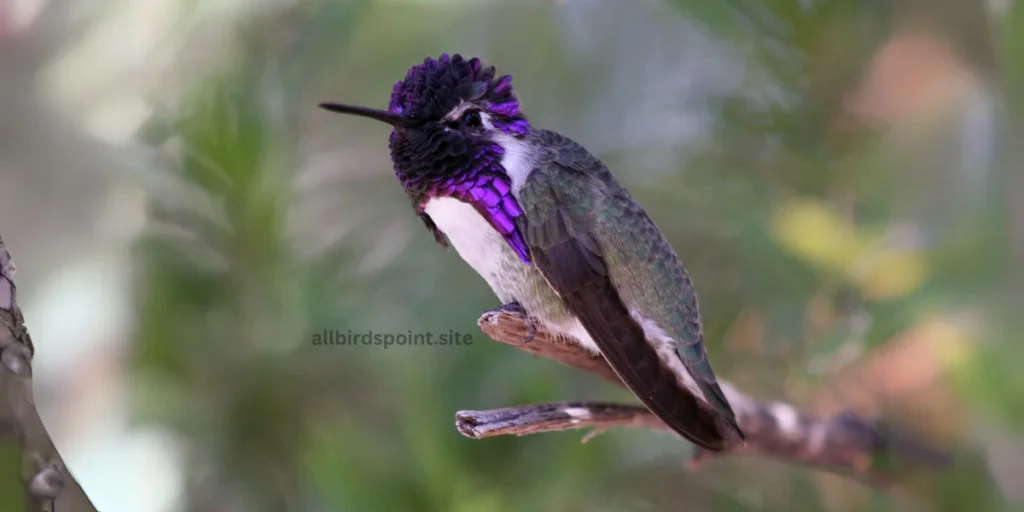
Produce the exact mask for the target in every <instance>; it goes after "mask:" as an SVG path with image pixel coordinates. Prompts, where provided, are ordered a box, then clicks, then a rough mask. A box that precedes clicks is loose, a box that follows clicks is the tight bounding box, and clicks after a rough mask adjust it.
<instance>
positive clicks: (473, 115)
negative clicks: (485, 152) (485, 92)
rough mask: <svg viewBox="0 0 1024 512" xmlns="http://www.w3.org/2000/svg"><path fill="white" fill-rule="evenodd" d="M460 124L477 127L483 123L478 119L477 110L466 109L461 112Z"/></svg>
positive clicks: (478, 113)
mask: <svg viewBox="0 0 1024 512" xmlns="http://www.w3.org/2000/svg"><path fill="white" fill-rule="evenodd" d="M462 124H463V125H465V126H468V127H471V128H477V127H479V126H481V125H482V124H483V123H482V122H481V121H480V111H479V110H467V111H466V112H465V113H464V114H462Z"/></svg>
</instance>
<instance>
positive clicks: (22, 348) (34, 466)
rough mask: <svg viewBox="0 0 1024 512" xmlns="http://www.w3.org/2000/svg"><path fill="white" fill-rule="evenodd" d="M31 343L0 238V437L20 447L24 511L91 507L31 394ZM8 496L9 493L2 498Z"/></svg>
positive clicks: (75, 511) (70, 511)
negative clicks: (48, 430)
mask: <svg viewBox="0 0 1024 512" xmlns="http://www.w3.org/2000/svg"><path fill="white" fill-rule="evenodd" d="M34 353H35V348H34V347H33V346H32V337H31V336H29V333H28V329H26V328H25V319H24V317H22V314H21V308H19V307H18V301H17V287H16V286H15V284H14V262H13V261H12V260H11V255H10V253H8V252H7V249H6V248H5V247H4V242H3V239H2V238H0V363H2V364H0V397H2V398H0V441H3V442H14V443H16V444H17V445H18V447H19V449H20V451H21V458H22V464H21V467H22V478H23V481H24V483H25V497H26V503H25V508H24V510H30V511H54V512H89V511H92V512H95V511H96V507H94V506H93V504H92V502H90V501H89V498H88V497H87V496H86V495H85V492H84V491H82V487H81V486H80V485H78V482H76V481H75V479H74V477H72V476H71V473H70V472H69V471H68V469H67V467H66V466H65V465H64V461H63V460H62V459H61V457H60V454H59V453H57V449H56V448H55V447H54V446H53V441H52V440H51V439H50V435H49V434H48V433H47V432H46V427H44V426H43V422H42V420H41V419H40V418H39V413H38V412H37V411H36V406H35V399H34V398H33V396H32V356H33V354H34ZM2 498H4V499H10V497H9V496H5V497H2Z"/></svg>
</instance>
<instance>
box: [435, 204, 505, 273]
mask: <svg viewBox="0 0 1024 512" xmlns="http://www.w3.org/2000/svg"><path fill="white" fill-rule="evenodd" d="M424 211H425V212H426V214H427V215H429V216H430V219H431V220H433V221H434V224H436V225H437V227H438V229H440V230H441V232H442V233H444V234H445V235H446V236H447V237H448V241H449V242H451V244H452V246H453V247H454V248H455V250H456V251H458V253H459V256H462V259H464V260H466V263H469V266H471V267H473V270H475V271H476V272H477V273H478V274H480V275H481V276H483V277H484V279H487V280H488V281H490V280H491V276H493V275H494V273H495V272H496V271H497V270H498V268H499V265H500V258H501V257H502V252H503V251H504V250H505V248H504V245H506V242H505V239H504V238H503V237H502V236H501V235H500V234H498V232H497V231H495V230H494V228H493V227H491V224H490V223H488V222H487V220H486V219H484V218H483V216H481V215H480V213H479V212H477V211H476V209H475V208H473V206H472V205H470V204H468V203H464V202H462V201H459V200H458V199H455V198H451V197H435V198H433V199H430V200H429V201H427V204H426V206H425V207H424Z"/></svg>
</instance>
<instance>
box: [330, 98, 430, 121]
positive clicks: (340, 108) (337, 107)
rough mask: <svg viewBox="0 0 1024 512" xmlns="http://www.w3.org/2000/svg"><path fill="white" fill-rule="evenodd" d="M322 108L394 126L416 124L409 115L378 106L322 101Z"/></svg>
mask: <svg viewBox="0 0 1024 512" xmlns="http://www.w3.org/2000/svg"><path fill="white" fill-rule="evenodd" d="M320 108H323V109H326V110H330V111H331V112H338V113H339V114H349V115H353V116H360V117H368V118H370V119H376V120H378V121H380V122H382V123H387V124H390V125H391V126H394V127H399V126H409V125H412V124H415V123H414V121H413V120H412V119H409V118H408V117H405V116H403V115H401V114H396V113H394V112H389V111H387V110H379V109H376V108H368V107H357V106H355V105H343V104H341V103H321V104H320Z"/></svg>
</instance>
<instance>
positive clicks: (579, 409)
mask: <svg viewBox="0 0 1024 512" xmlns="http://www.w3.org/2000/svg"><path fill="white" fill-rule="evenodd" d="M477 323H478V325H479V326H480V329H481V330H483V332H484V334H487V335H488V336H490V337H491V338H493V339H494V340H495V341H500V342H502V343H505V344H506V345H511V346H513V347H515V348H518V349H520V350H523V351H524V352H528V353H530V354H534V355H538V356H541V357H546V358H548V359H553V360H555V361H558V362H559V363H562V364H564V365H567V366H573V367H576V368H579V369H581V370H584V371H587V372H590V373H593V374H595V375H597V376H599V377H601V378H603V379H605V380H607V381H609V382H612V383H614V384H618V385H620V386H621V385H623V384H622V382H621V381H620V380H619V378H618V377H617V376H616V375H615V373H614V371H613V370H612V369H611V367H610V366H608V364H607V363H606V362H605V361H604V359H603V358H601V357H595V356H592V355H590V353H588V352H587V351H586V350H584V349H583V348H582V347H580V346H579V345H577V344H576V343H573V342H571V341H565V340H562V339H558V338H556V337H555V336H553V335H552V334H551V333H549V332H547V331H546V330H544V329H543V328H542V327H539V326H538V328H537V332H536V335H535V336H534V338H533V340H532V341H530V342H529V343H522V340H523V339H524V336H525V335H526V332H527V324H526V321H525V319H524V318H523V317H522V316H520V315H517V314H514V313H510V312H500V313H493V312H488V313H484V315H483V316H481V317H480V320H479V321H478V322H477ZM720 383H721V385H722V390H723V391H724V392H725V394H726V397H727V398H728V399H729V402H730V403H731V404H732V407H733V410H735V411H736V415H737V419H738V421H739V424H740V428H742V429H743V432H744V434H746V437H747V443H746V445H745V446H743V447H738V448H732V449H730V450H728V451H727V452H723V453H732V452H741V453H752V454H759V455H766V456H771V457H775V458H779V459H782V460H786V461H789V462H794V463H799V464H804V465H810V466H814V467H818V468H822V469H828V470H833V471H838V472H842V473H845V474H849V475H851V476H855V477H857V478H860V479H862V480H865V481H868V482H871V483H873V484H876V485H883V484H886V483H888V482H890V481H891V480H892V477H893V476H894V474H895V472H896V471H897V466H902V464H898V463H897V464H893V462H894V457H895V458H898V459H897V461H898V462H902V461H909V462H911V463H914V464H929V465H944V464H945V463H946V462H947V461H948V457H947V456H946V454H943V453H941V452H938V451H936V450H933V449H931V448H929V447H927V446H925V445H924V444H923V443H918V442H915V441H913V440H910V439H908V438H904V437H903V436H900V435H898V434H897V433H896V432H895V431H892V430H890V429H888V428H885V427H884V426H882V425H880V424H878V423H876V422H874V421H871V420H867V419H864V418H860V417H858V416H856V415H854V414H852V413H840V414H837V415H835V416H833V417H831V418H822V417H817V416H815V415H812V414H807V413H804V412H801V411H800V410H798V409H797V408H796V407H794V406H792V405H789V404H786V403H783V402H760V401H758V400H755V399H754V398H751V397H750V396H748V395H746V394H744V393H743V392H741V391H740V390H739V389H737V388H736V386H734V385H732V384H730V383H729V382H724V381H720ZM456 427H457V428H458V429H459V432H461V433H462V434H463V435H465V436H467V437H471V438H474V439H482V438H486V437H493V436H499V435H507V434H514V435H526V434H535V433H539V432H553V431H561V430H569V429H582V428H590V429H593V430H592V431H591V432H590V433H589V434H588V435H587V436H586V437H585V438H584V441H586V440H587V439H589V438H590V437H591V436H592V435H593V434H595V433H599V432H601V431H604V430H606V429H609V428H613V427H643V428H651V429H660V430H669V428H668V426H667V425H665V424H664V423H662V422H661V420H659V419H658V418H657V417H656V416H654V415H653V414H651V412H650V411H648V410H647V409H646V408H644V407H641V406H632V405H620V404H610V403H596V402H591V403H588V402H559V403H550V404H538V405H523V406H517V407H508V408H504V409H493V410H488V411H459V412H458V413H456ZM714 456H715V455H714V454H712V453H711V452H707V451H703V450H699V449H698V450H697V452H696V453H695V456H694V459H693V461H691V463H690V467H696V466H697V465H699V463H700V462H702V461H705V460H707V459H709V458H712V457H714Z"/></svg>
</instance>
